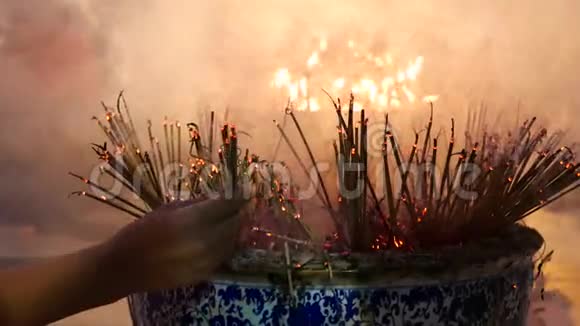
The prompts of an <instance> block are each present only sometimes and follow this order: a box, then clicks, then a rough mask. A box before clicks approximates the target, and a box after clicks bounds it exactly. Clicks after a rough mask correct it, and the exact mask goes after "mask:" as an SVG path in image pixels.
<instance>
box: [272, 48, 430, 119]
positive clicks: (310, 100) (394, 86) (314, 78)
mask: <svg viewBox="0 0 580 326" xmlns="http://www.w3.org/2000/svg"><path fill="white" fill-rule="evenodd" d="M342 46H343V47H344V43H343V45H342ZM328 47H329V43H328V40H327V39H326V38H321V39H320V42H319V46H318V49H316V50H315V51H313V52H312V53H311V54H310V56H309V57H308V58H307V60H306V67H305V69H303V70H302V71H306V73H304V75H300V74H296V73H291V72H290V71H289V69H288V68H284V67H282V68H280V69H278V70H277V71H276V72H275V74H274V79H273V81H272V86H273V87H274V88H277V89H281V90H283V91H284V93H285V95H286V96H287V97H288V98H289V100H290V101H291V102H292V106H293V107H294V108H296V109H297V110H298V111H319V110H320V105H319V103H322V101H321V100H322V99H319V98H318V97H317V96H319V95H314V94H313V90H319V89H327V90H330V91H332V93H334V94H336V95H337V96H341V95H342V96H344V95H346V94H343V93H342V92H348V91H350V92H351V93H353V94H355V95H356V97H357V100H358V101H360V102H358V103H355V110H356V111H360V110H361V109H362V108H363V107H367V106H368V107H371V108H377V109H379V110H388V109H393V108H401V107H408V106H412V105H413V104H414V103H416V102H418V96H417V94H415V91H414V89H415V83H416V80H417V79H418V78H419V76H420V73H421V71H422V69H423V64H424V58H423V56H417V57H415V58H414V59H412V60H410V61H408V63H407V64H406V65H397V64H396V63H395V60H394V58H393V56H392V55H391V54H390V53H388V52H387V53H385V54H384V55H375V54H374V53H373V52H371V51H370V50H368V49H366V48H364V46H363V45H361V44H358V43H356V42H355V41H354V40H349V41H348V42H347V43H346V48H345V49H343V50H344V51H347V53H350V56H346V57H347V58H350V59H348V60H353V61H355V62H354V63H352V64H350V63H347V64H346V66H347V67H356V66H357V65H359V66H361V67H362V68H361V69H364V70H363V71H360V70H359V71H346V74H343V75H341V76H333V73H334V72H335V70H336V71H338V69H344V67H345V64H344V63H341V65H340V67H333V64H335V63H333V62H335V60H328V62H327V61H326V58H327V56H331V55H339V56H341V53H340V51H339V50H337V51H334V47H333V51H332V52H328V51H327V50H328ZM323 63H324V64H323ZM315 66H316V67H318V69H317V70H316V73H314V72H313V71H312V69H313V68H314V67H315ZM369 66H370V67H369ZM351 69H357V68H351ZM342 72H343V73H344V72H345V71H342ZM361 75H363V77H362V78H361V77H360V76H361ZM334 94H333V95H334ZM419 98H422V99H423V102H426V103H433V102H435V101H436V100H437V99H438V96H437V95H429V96H424V97H419Z"/></svg>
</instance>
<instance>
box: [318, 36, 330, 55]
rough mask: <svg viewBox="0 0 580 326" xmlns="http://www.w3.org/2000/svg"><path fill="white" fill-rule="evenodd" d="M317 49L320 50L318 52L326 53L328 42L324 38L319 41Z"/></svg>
mask: <svg viewBox="0 0 580 326" xmlns="http://www.w3.org/2000/svg"><path fill="white" fill-rule="evenodd" d="M318 47H319V48H320V52H324V51H326V49H327V48H328V41H326V39H325V38H323V39H321V40H320V44H319V46H318Z"/></svg>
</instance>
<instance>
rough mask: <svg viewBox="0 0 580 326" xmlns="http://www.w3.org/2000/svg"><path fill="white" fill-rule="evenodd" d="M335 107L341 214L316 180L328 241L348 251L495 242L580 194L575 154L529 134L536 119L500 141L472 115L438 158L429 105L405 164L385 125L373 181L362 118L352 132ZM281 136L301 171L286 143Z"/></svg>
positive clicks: (556, 138)
mask: <svg viewBox="0 0 580 326" xmlns="http://www.w3.org/2000/svg"><path fill="white" fill-rule="evenodd" d="M332 102H333V105H334V108H335V111H336V114H337V117H338V141H337V142H335V143H334V153H335V157H336V168H337V175H338V179H339V180H338V183H339V185H340V189H339V195H338V200H337V204H338V205H337V207H338V209H336V210H335V209H333V206H332V202H331V200H330V199H329V198H330V197H329V195H328V192H327V190H326V187H325V186H324V182H323V180H322V178H321V177H320V172H319V171H318V170H317V172H318V177H319V181H320V183H321V187H320V189H319V191H320V193H319V197H320V200H321V201H322V203H323V204H324V205H325V206H326V207H327V208H328V211H329V212H330V216H331V217H332V218H333V220H334V222H335V225H336V229H337V233H336V234H335V235H334V237H330V238H329V241H330V242H332V243H343V244H347V246H348V248H349V249H350V250H352V251H373V250H390V249H394V250H411V251H412V250H416V249H433V248H435V247H438V246H444V245H457V244H461V243H464V242H466V241H471V240H477V239H480V238H482V237H487V236H493V235H496V234H498V233H500V232H501V231H502V230H503V229H505V228H508V227H510V226H512V225H513V224H514V223H517V222H518V221H521V220H522V219H524V218H525V217H527V216H528V215H530V214H532V213H534V212H536V211H537V210H539V209H541V208H543V207H545V206H546V205H548V204H550V203H553V202H554V201H556V200H558V199H559V198H561V197H562V196H564V195H566V194H569V193H571V192H572V191H574V190H576V189H577V188H578V186H579V184H580V183H579V180H580V169H579V167H578V163H576V162H575V156H574V153H573V151H572V150H571V149H570V148H568V147H561V146H559V145H558V144H559V142H560V140H561V135H560V134H555V135H552V136H548V133H547V131H546V129H539V130H536V129H534V128H533V127H534V124H535V122H536V119H535V118H533V119H531V120H529V121H526V122H524V123H523V124H522V125H521V126H520V127H519V128H518V129H517V130H516V132H515V133H508V135H507V136H505V137H500V135H499V134H497V133H490V132H489V131H488V130H487V127H486V125H485V114H486V112H485V110H484V109H481V110H479V111H477V112H470V113H469V118H468V122H467V125H466V132H465V140H466V144H465V147H464V148H458V146H457V144H456V136H455V123H454V120H452V121H451V137H450V139H449V140H448V145H447V147H446V148H444V149H443V150H439V149H438V144H439V143H440V141H439V136H432V131H433V104H432V103H431V116H430V118H429V121H428V124H427V126H426V128H425V130H423V131H424V137H423V139H421V137H420V134H419V133H415V136H414V142H413V145H412V147H411V149H410V150H409V151H408V154H405V152H406V151H404V150H403V149H402V148H401V147H402V146H401V145H400V144H399V141H398V139H399V138H398V137H395V135H394V129H393V126H392V124H393V122H392V121H390V119H389V116H388V114H387V115H386V116H385V122H384V137H383V149H382V162H380V163H381V165H382V169H383V175H384V179H383V180H371V179H369V174H368V170H369V169H368V166H369V156H368V152H367V151H368V144H367V138H368V135H367V126H368V119H367V118H366V117H365V110H361V111H360V116H359V119H360V120H359V121H358V124H357V122H356V121H355V119H356V117H355V112H354V97H353V96H352V95H351V98H350V102H349V105H348V109H347V114H346V117H344V116H343V109H342V104H341V102H340V99H338V101H334V100H333V101H332ZM286 113H287V114H289V115H290V116H291V118H292V121H293V122H294V124H295V127H296V128H297V130H298V132H299V134H300V137H301V139H302V142H303V143H304V145H305V147H306V149H307V152H308V155H309V158H310V159H311V161H312V164H313V166H314V167H316V164H315V163H316V161H315V159H314V156H313V154H312V152H311V150H310V146H309V145H308V142H307V140H306V137H305V135H304V133H303V132H302V128H301V126H300V124H299V122H298V120H297V118H296V116H295V115H294V113H293V111H292V110H291V109H287V111H286ZM279 129H280V132H281V136H282V137H281V138H282V139H283V140H285V142H286V143H287V145H288V146H289V148H290V149H291V152H292V153H293V154H294V155H295V157H296V158H297V159H298V161H299V162H300V164H301V166H303V169H304V170H306V168H305V164H304V163H303V162H302V161H301V158H300V157H299V155H298V154H297V151H296V149H295V148H294V146H293V144H292V142H291V140H290V139H289V137H288V136H287V135H286V133H285V132H284V130H283V129H282V128H280V127H279ZM357 189H360V191H356V190H357ZM353 191H354V193H355V195H353V194H352V193H353ZM332 243H331V244H328V243H327V244H326V246H327V248H331V247H332Z"/></svg>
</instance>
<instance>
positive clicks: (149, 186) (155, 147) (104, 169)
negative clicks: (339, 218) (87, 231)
mask: <svg viewBox="0 0 580 326" xmlns="http://www.w3.org/2000/svg"><path fill="white" fill-rule="evenodd" d="M102 106H103V108H104V110H105V120H106V122H103V121H101V120H100V119H99V118H97V117H93V119H94V120H95V121H96V122H97V125H98V126H99V128H100V129H101V130H102V131H103V133H104V134H105V135H106V137H107V138H108V143H104V144H103V145H98V144H93V150H94V151H95V153H97V155H98V157H99V159H101V160H102V161H103V162H104V164H103V165H102V166H101V167H100V171H101V174H106V175H108V176H109V177H110V178H111V179H112V180H113V181H114V182H117V183H120V184H121V185H122V186H123V189H124V190H125V192H127V191H128V192H129V193H130V194H131V193H132V194H134V195H133V196H130V195H129V196H127V195H125V196H123V194H122V193H121V192H119V191H117V192H115V191H113V190H112V189H115V187H104V186H102V185H101V184H99V183H98V182H97V181H96V180H91V179H88V178H85V177H82V176H80V175H78V174H75V173H70V174H71V175H72V176H73V177H76V178H78V179H80V180H81V181H83V182H84V183H86V184H88V185H89V188H90V190H89V191H77V192H73V193H72V194H73V195H79V196H84V197H88V198H91V199H94V200H97V201H99V202H101V203H104V204H106V205H109V206H112V207H114V208H116V209H119V210H121V211H123V212H125V213H127V214H130V215H132V216H134V217H136V218H141V217H143V216H144V215H145V214H147V213H148V212H150V211H151V210H154V209H155V208H157V207H159V206H161V205H164V204H166V203H169V202H172V201H176V200H191V199H193V200H195V199H198V200H203V199H211V198H225V199H229V198H234V197H245V198H246V199H250V200H251V203H252V204H253V206H254V210H253V211H254V213H255V214H256V215H259V214H260V212H262V213H264V214H265V215H266V216H267V217H268V218H270V219H274V220H283V221H285V222H286V223H285V224H284V227H283V228H281V229H280V228H278V229H275V230H269V229H268V230H267V229H265V228H263V227H262V225H257V223H258V222H257V221H253V222H252V223H253V224H252V225H251V226H250V227H249V228H248V229H249V230H251V231H253V233H255V234H256V236H254V237H252V239H253V240H252V243H257V242H258V240H260V239H261V240H262V242H263V243H268V244H270V243H271V242H272V241H278V242H279V243H280V245H282V244H283V243H284V242H287V241H290V242H291V243H294V244H308V243H310V231H309V230H308V228H307V227H306V226H305V225H304V224H303V223H302V219H301V214H300V212H299V207H298V206H297V201H296V199H295V198H296V196H295V189H294V188H293V187H292V185H289V184H287V183H284V182H282V181H281V178H280V176H279V175H278V173H277V172H276V171H275V169H274V168H273V166H272V164H270V163H268V162H265V161H263V160H260V159H259V157H258V156H256V155H253V154H250V151H249V150H248V149H246V150H245V151H244V152H242V150H241V149H240V147H239V145H238V134H239V131H238V130H237V129H236V127H235V126H234V125H232V124H228V123H223V124H222V127H221V129H220V130H219V131H220V134H219V136H220V138H218V139H219V143H218V144H214V142H215V139H216V137H215V136H216V133H217V132H218V130H216V129H218V128H216V124H217V122H216V117H215V113H214V112H211V118H210V121H209V126H208V127H207V128H206V130H207V132H208V136H207V137H203V135H202V134H201V131H200V127H199V126H198V124H196V123H188V124H187V125H186V126H187V129H188V130H187V132H188V133H189V136H188V138H189V142H190V144H189V153H188V155H184V156H185V157H182V147H183V146H184V145H186V144H182V133H183V132H184V130H182V126H181V124H180V123H179V122H176V123H173V122H169V121H167V118H166V119H165V121H164V123H163V132H164V141H163V142H160V141H159V140H158V139H157V138H155V137H154V136H153V130H152V128H153V127H152V123H151V121H149V122H148V138H149V141H148V148H147V149H146V148H144V147H142V144H141V142H140V141H139V138H138V137H137V132H136V130H135V126H134V124H133V121H132V119H131V115H130V113H129V109H128V107H127V104H126V101H125V98H124V96H123V93H122V92H121V93H120V94H119V96H118V98H117V103H116V108H110V107H108V106H106V105H105V104H102ZM163 143H164V144H163ZM163 145H165V146H163ZM214 146H215V147H216V150H215V152H216V153H214ZM99 179H100V178H99ZM135 198H136V199H135Z"/></svg>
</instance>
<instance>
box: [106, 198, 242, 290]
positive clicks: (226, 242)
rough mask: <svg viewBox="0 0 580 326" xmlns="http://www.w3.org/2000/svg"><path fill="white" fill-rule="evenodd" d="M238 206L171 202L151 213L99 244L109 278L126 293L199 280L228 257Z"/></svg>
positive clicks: (236, 229)
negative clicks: (109, 271) (102, 246)
mask: <svg viewBox="0 0 580 326" xmlns="http://www.w3.org/2000/svg"><path fill="white" fill-rule="evenodd" d="M243 204H244V202H243V201H235V200H205V201H201V202H196V203H194V202H175V203H172V204H168V205H166V206H163V207H161V208H159V209H157V210H155V211H153V212H151V213H150V214H148V215H146V216H145V217H143V218H142V219H141V220H138V221H136V222H134V223H132V224H130V225H128V226H126V227H125V228H124V229H122V230H121V231H120V232H119V233H117V234H116V235H115V236H114V237H113V238H112V239H111V240H110V241H108V242H107V243H106V244H105V245H104V248H105V250H104V252H105V253H106V254H105V259H104V260H105V261H106V265H108V266H109V267H107V268H105V269H110V270H112V271H114V273H115V274H116V275H111V277H110V278H109V279H114V280H116V281H115V282H117V281H118V282H123V284H117V285H116V286H119V287H120V288H125V289H126V291H127V292H129V293H131V292H138V291H147V290H157V289H165V288H173V287H178V286H182V285H188V284H195V283H197V282H200V281H203V280H204V279H206V278H207V277H209V276H211V273H212V272H214V271H215V270H216V269H217V268H218V267H219V266H220V265H221V264H222V263H223V262H224V261H226V260H227V259H229V258H230V256H231V255H232V254H233V252H234V249H235V246H236V243H237V239H238V232H239V228H240V214H239V211H240V209H241V208H242V206H243ZM127 287H128V288H127Z"/></svg>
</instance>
